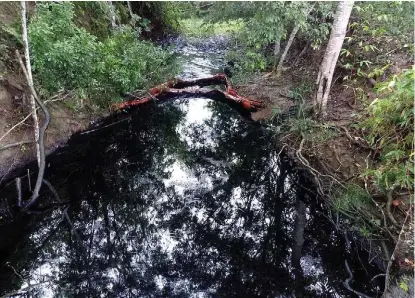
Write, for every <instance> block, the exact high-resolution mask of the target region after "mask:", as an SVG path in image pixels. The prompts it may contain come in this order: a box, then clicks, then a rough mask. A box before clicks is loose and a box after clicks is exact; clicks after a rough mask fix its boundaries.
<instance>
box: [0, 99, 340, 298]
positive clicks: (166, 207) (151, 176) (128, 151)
mask: <svg viewBox="0 0 415 298" xmlns="http://www.w3.org/2000/svg"><path fill="white" fill-rule="evenodd" d="M210 108H211V109H212V110H213V111H214V112H213V115H214V116H213V117H212V118H210V119H208V120H207V121H206V122H207V123H206V125H203V126H201V125H197V124H193V125H190V127H189V128H188V129H187V130H186V139H187V140H189V139H190V140H192V142H187V141H186V140H183V136H180V135H179V134H178V132H177V129H176V128H177V126H178V125H179V123H181V122H182V121H183V117H184V114H183V113H182V112H181V111H180V110H179V109H177V108H175V107H174V106H167V107H165V108H162V107H156V106H152V107H145V108H144V109H143V110H142V111H141V112H140V113H138V114H137V115H135V116H133V117H131V120H130V121H124V122H121V123H120V124H119V125H114V126H112V127H110V128H108V129H103V130H101V131H97V132H96V133H91V134H89V135H85V136H81V137H79V138H78V139H76V140H73V143H74V144H72V148H73V147H75V149H71V151H63V152H62V153H61V154H57V155H55V156H54V157H51V158H50V160H49V162H50V168H49V170H48V178H49V180H50V181H51V182H52V183H53V184H54V185H55V187H56V188H57V190H58V192H59V194H60V196H61V199H62V200H63V201H73V203H72V204H71V205H70V208H69V209H68V215H69V217H70V219H71V221H72V222H73V225H74V227H75V228H76V231H77V234H78V235H79V237H80V238H81V239H78V237H77V234H76V233H74V231H73V230H72V229H71V227H70V226H69V225H68V222H67V221H65V220H64V219H62V211H61V209H55V210H53V211H49V212H47V213H45V214H42V215H36V216H32V217H25V218H23V219H21V220H20V221H14V222H12V223H9V224H8V225H3V228H7V229H9V230H11V229H15V231H18V232H16V233H18V237H16V241H15V242H14V243H9V245H10V246H9V247H10V248H11V247H13V249H12V250H10V251H9V253H10V254H9V255H8V256H7V259H6V258H3V260H2V265H1V269H0V270H1V272H0V273H1V277H0V278H1V283H2V284H1V289H2V291H1V293H5V292H7V291H11V290H16V289H19V288H20V287H21V286H22V285H23V282H24V281H26V282H27V281H28V280H29V279H31V280H32V281H33V283H35V282H38V283H40V282H45V281H48V280H53V283H51V284H49V283H43V284H41V285H40V286H39V287H37V288H36V287H35V288H34V290H37V289H38V288H43V289H45V288H47V289H52V290H53V291H54V292H55V293H63V296H65V297H66V296H67V297H72V296H73V297H97V296H99V295H104V296H105V297H137V296H144V297H147V296H151V297H188V296H191V295H194V296H197V295H202V293H204V295H205V296H209V297H210V296H212V297H216V296H222V297H278V296H281V295H283V296H289V295H290V293H294V291H295V288H297V291H298V289H299V288H301V289H300V291H301V292H302V294H303V295H304V297H310V296H316V295H318V296H319V297H332V294H330V293H334V292H337V293H341V292H344V290H343V287H342V285H341V281H340V280H342V278H344V276H345V273H344V272H343V269H342V268H340V267H341V266H342V264H343V259H341V255H340V254H338V255H337V256H336V258H337V259H338V260H333V259H331V260H328V257H330V256H332V254H331V253H330V250H331V249H335V247H337V246H339V247H340V245H339V243H341V242H339V240H338V239H337V240H336V237H335V236H333V234H332V233H331V227H330V226H329V225H327V224H326V222H324V221H323V218H322V216H321V215H319V214H318V208H317V207H316V206H315V205H311V206H309V207H307V209H306V207H305V205H304V203H306V204H307V198H306V194H304V193H303V190H302V189H301V188H299V187H298V186H297V185H298V184H294V183H290V181H293V180H295V181H297V182H299V184H301V183H306V182H305V181H302V179H303V178H302V177H301V176H298V175H297V174H296V173H293V172H292V171H291V166H290V163H289V162H288V161H287V160H285V159H279V158H278V157H277V156H276V152H275V151H276V150H275V148H273V145H272V144H271V143H270V135H268V134H267V133H266V132H264V131H263V130H260V129H259V128H256V127H252V126H250V125H249V124H247V123H243V122H242V121H240V120H239V118H238V117H237V116H235V113H234V112H233V111H231V110H230V109H229V107H227V106H226V105H223V104H216V103H213V104H212V105H211V106H210ZM207 127H208V128H209V133H205V132H203V130H206V128H207ZM75 143H77V144H76V145H75ZM196 144H199V145H196ZM200 144H206V145H202V146H200ZM68 162H69V164H68ZM175 164H176V165H177V164H180V165H182V166H184V167H185V169H184V171H185V172H186V173H187V178H188V179H187V180H185V181H182V183H180V184H178V183H176V184H173V185H170V184H171V183H170V184H169V183H166V181H169V179H170V180H171V179H173V178H174V173H173V171H172V170H171V169H172V167H173V168H174V165H175ZM194 180H196V181H197V182H196V183H190V182H191V181H194ZM171 181H174V179H173V180H171ZM186 183H187V184H186ZM45 192H46V191H45ZM44 195H45V196H46V195H47V194H46V193H45V194H44ZM50 200H52V198H43V202H46V201H50ZM303 200H304V202H303ZM316 208H317V209H316ZM296 209H297V211H296V212H297V213H298V214H299V215H298V216H297V217H296V215H295V214H296V212H295V210H296ZM306 218H307V220H306ZM320 221H321V223H320ZM17 226H19V228H17ZM320 227H321V228H320ZM301 229H303V230H304V233H303V235H300V238H302V237H304V245H303V244H302V243H301V242H302V240H301V239H300V238H298V237H297V238H296V237H294V241H293V237H292V236H293V234H299V233H300V234H301ZM318 229H321V230H323V231H324V232H322V231H319V230H318ZM330 234H332V235H331V236H330ZM333 239H334V240H333ZM2 249H5V247H4V246H2ZM301 249H303V253H306V254H307V255H309V257H310V258H311V259H313V260H317V261H315V262H316V266H317V267H318V270H322V271H324V273H322V274H320V275H318V274H308V275H307V272H305V273H304V274H305V277H304V278H303V277H302V272H298V270H297V271H296V269H298V265H299V262H300V259H299V256H298V253H300V254H301ZM291 252H293V253H295V255H292V256H291ZM337 252H340V253H341V254H343V251H342V250H337ZM6 261H9V262H10V264H11V265H12V266H13V269H12V268H11V267H10V266H7V265H5V264H6ZM305 266H307V264H305ZM41 267H42V272H41V273H39V270H38V272H35V271H34V270H35V269H36V268H41ZM13 270H16V272H18V273H19V274H20V275H22V277H23V279H21V278H20V277H19V276H17V275H16V274H15V273H14V272H13ZM340 270H341V271H340ZM309 271H310V270H309ZM36 274H40V275H39V276H36ZM299 274H300V275H299ZM42 278H43V280H42ZM299 278H301V279H300V280H302V282H303V285H302V284H301V283H299V282H298V281H299ZM23 280H24V281H23ZM295 281H297V283H296V282H295ZM322 283H326V287H327V289H324V288H323V287H322V286H321V285H322ZM322 291H324V293H323V292H322ZM42 295H43V294H39V296H42ZM203 297H204V296H203Z"/></svg>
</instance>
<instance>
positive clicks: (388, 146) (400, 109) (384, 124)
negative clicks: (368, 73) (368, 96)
mask: <svg viewBox="0 0 415 298" xmlns="http://www.w3.org/2000/svg"><path fill="white" fill-rule="evenodd" d="M377 93H378V95H379V96H381V98H377V99H376V100H374V101H373V102H372V103H371V104H370V106H369V107H368V108H367V114H366V115H365V116H364V117H365V120H364V121H363V122H362V123H361V124H360V127H361V129H363V131H364V132H365V134H366V135H367V136H366V140H367V142H368V143H369V144H370V145H371V146H372V147H374V148H375V149H376V150H378V151H379V152H380V158H379V163H378V166H377V167H376V168H374V169H370V170H368V171H367V172H366V173H365V175H366V176H367V177H369V178H371V179H372V180H373V182H374V183H375V185H376V186H377V187H379V188H380V189H382V190H388V189H394V188H401V189H407V190H412V189H413V174H414V171H413V168H414V163H413V158H414V151H413V140H414V132H413V127H414V114H413V107H414V102H413V100H414V69H411V70H405V71H403V72H402V73H401V74H399V75H394V76H393V77H392V78H390V79H389V80H388V81H387V82H385V83H381V84H378V85H377Z"/></svg>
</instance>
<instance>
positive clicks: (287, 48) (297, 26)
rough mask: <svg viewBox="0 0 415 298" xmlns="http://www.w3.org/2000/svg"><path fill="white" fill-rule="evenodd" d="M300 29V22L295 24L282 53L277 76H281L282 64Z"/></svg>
mask: <svg viewBox="0 0 415 298" xmlns="http://www.w3.org/2000/svg"><path fill="white" fill-rule="evenodd" d="M298 29H300V25H299V24H297V25H295V27H294V29H293V31H291V34H290V38H289V39H288V42H287V45H286V46H285V49H284V52H283V53H282V55H281V58H280V61H279V63H278V66H277V69H276V74H277V77H280V76H281V73H282V64H283V63H284V60H285V57H286V56H287V53H288V50H289V49H290V47H291V44H292V43H293V40H294V37H295V35H296V34H297V32H298Z"/></svg>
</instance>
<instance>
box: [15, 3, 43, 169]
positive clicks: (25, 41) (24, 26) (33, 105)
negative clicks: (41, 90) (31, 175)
mask: <svg viewBox="0 0 415 298" xmlns="http://www.w3.org/2000/svg"><path fill="white" fill-rule="evenodd" d="M20 4H21V13H22V31H23V32H22V37H23V45H24V56H25V60H26V70H27V73H28V77H29V80H30V82H29V84H32V85H33V77H32V67H31V64H30V54H29V40H28V37H27V24H26V1H21V2H20ZM29 101H30V107H31V109H32V118H33V125H34V131H35V142H36V157H37V164H38V165H40V148H39V119H38V117H37V113H36V102H35V98H34V97H33V94H32V93H30V96H29Z"/></svg>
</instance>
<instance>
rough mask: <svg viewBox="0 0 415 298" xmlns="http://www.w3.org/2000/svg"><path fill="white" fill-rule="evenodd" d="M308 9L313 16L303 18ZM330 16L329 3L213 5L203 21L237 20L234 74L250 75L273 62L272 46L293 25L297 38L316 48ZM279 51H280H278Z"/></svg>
mask: <svg viewBox="0 0 415 298" xmlns="http://www.w3.org/2000/svg"><path fill="white" fill-rule="evenodd" d="M311 9H312V11H313V13H312V14H309V15H307V12H309V11H310V10H311ZM331 14H332V4H331V3H311V2H281V1H269V2H248V1H246V2H215V3H214V4H213V5H212V7H211V8H210V9H209V14H208V15H207V16H206V19H207V20H208V21H209V22H212V23H215V22H216V23H217V22H229V21H238V22H239V23H240V24H241V27H240V30H238V31H237V34H235V39H234V42H233V45H234V47H233V51H232V53H231V54H230V55H231V56H236V57H237V58H238V59H237V61H238V63H237V66H236V67H235V73H236V75H238V73H241V72H243V73H245V75H246V74H247V73H250V74H252V73H254V72H256V71H263V70H265V69H267V68H269V67H271V66H272V65H273V64H274V62H275V58H276V57H275V56H274V51H273V46H274V44H275V43H277V42H281V41H284V40H285V39H286V38H287V35H288V33H289V32H290V30H292V28H293V26H294V24H299V25H300V32H299V33H300V36H302V37H303V38H304V39H307V41H311V43H312V44H313V45H314V46H315V47H318V45H319V44H320V43H321V42H322V41H323V40H325V39H326V38H327V37H328V34H329V28H330V26H331V25H330V24H329V23H327V20H328V19H329V16H331ZM281 52H282V49H281Z"/></svg>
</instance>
